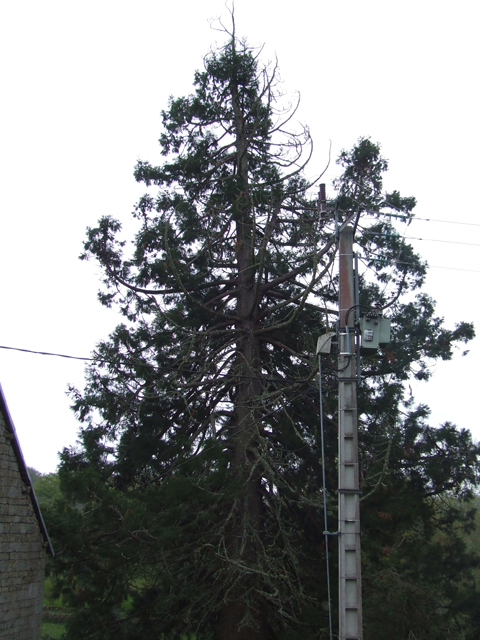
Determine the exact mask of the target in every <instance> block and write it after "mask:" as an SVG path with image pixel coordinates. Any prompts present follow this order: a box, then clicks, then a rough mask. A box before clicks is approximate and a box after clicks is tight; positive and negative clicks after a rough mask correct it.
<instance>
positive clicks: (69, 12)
mask: <svg viewBox="0 0 480 640" xmlns="http://www.w3.org/2000/svg"><path fill="white" fill-rule="evenodd" d="M479 11H480V10H479V8H478V3H477V2H473V0H471V1H470V0H460V1H459V2H457V3H456V4H455V5H453V4H452V3H451V2H448V3H447V2H442V1H439V0H435V1H433V0H416V1H415V2H412V1H411V0H404V1H403V2H394V1H391V2H386V1H385V0H364V1H363V2H358V0H343V1H342V2H335V1H333V0H330V1H328V2H322V1H321V0H317V1H316V2H313V0H309V1H307V0H296V2H294V3H288V4H287V3H284V4H283V5H282V4H281V3H279V2H278V1H275V2H274V1H273V0H255V1H253V0H237V2H236V22H237V33H238V34H243V35H245V36H247V38H248V40H249V42H250V43H251V44H254V45H262V44H264V45H265V47H264V51H263V54H262V58H263V60H264V61H268V60H272V59H273V58H274V57H275V56H277V57H278V61H279V65H280V70H281V76H282V78H283V80H284V82H285V90H286V92H287V93H290V94H293V92H294V91H299V92H300V94H301V98H302V103H301V108H300V110H299V112H298V118H299V120H300V121H302V122H304V123H306V124H308V125H309V127H310V129H311V133H312V135H313V138H314V142H315V156H314V160H313V162H312V165H311V167H310V168H309V175H311V176H313V175H314V174H316V173H317V172H320V171H321V170H322V169H323V168H324V166H325V165H326V162H327V158H328V148H329V141H331V142H332V157H333V158H336V156H338V153H339V152H340V150H341V149H342V148H351V147H352V146H353V144H354V143H355V141H356V140H357V139H358V138H359V137H360V136H365V135H366V136H371V138H372V140H373V141H374V142H380V143H381V145H382V151H383V154H384V156H385V157H387V158H388V159H389V160H390V172H389V176H388V179H387V181H386V183H385V187H386V188H387V189H399V190H400V191H401V193H402V194H403V195H414V196H415V197H416V198H417V200H418V206H417V209H416V215H417V216H418V217H419V218H429V219H432V220H435V221H434V222H433V221H432V222H424V221H415V222H413V223H412V224H411V225H410V227H408V229H407V230H406V236H407V237H408V236H414V237H421V238H424V239H425V240H422V241H414V242H415V246H416V247H417V248H418V250H419V251H420V252H421V253H422V254H423V256H424V257H426V258H427V260H428V261H429V263H430V265H432V269H431V273H430V276H429V279H428V286H427V290H428V292H429V293H430V294H431V295H432V296H433V297H434V298H435V299H436V300H437V301H438V310H439V313H440V314H441V315H442V316H444V317H445V320H446V323H447V325H448V326H451V327H453V325H454V324H455V322H458V321H460V320H474V321H475V320H478V319H479V318H480V314H479V310H480V301H479V298H478V295H477V291H478V288H479V283H480V265H479V262H478V260H477V256H478V250H479V247H480V216H479V215H478V214H479V206H478V204H476V203H475V198H476V196H475V193H476V191H477V188H478V172H479V160H478V157H479V155H478V154H479V151H478V150H479V148H480V139H479V138H480V136H479V126H478V117H479V116H478V114H479V113H480V105H479V95H480V94H479V92H478V87H477V85H478V63H479V59H480V56H479V53H480V52H479V48H480V47H479V39H478V24H479V15H478V14H479ZM218 16H223V18H224V21H225V23H226V24H228V20H229V18H228V12H227V10H226V8H225V6H224V3H223V1H222V0H203V1H201V2H199V1H198V0H183V2H178V3H176V4H175V3H173V2H168V3H167V2H162V1H161V0H156V1H154V0H136V1H135V2H133V1H130V2H126V1H122V0H115V1H112V0H95V1H92V0H82V1H81V2H79V1H78V0H68V1H65V0H61V1H60V0H59V1H52V0H42V2H38V0H23V2H5V3H3V5H2V8H1V10H0V55H1V59H2V66H1V71H0V74H1V87H2V100H1V104H0V112H1V117H0V136H1V137H0V163H1V164H0V169H1V173H0V179H1V188H0V207H1V227H0V273H1V309H2V312H1V316H0V345H5V346H11V347H20V348H25V349H33V350H39V351H51V352H56V353H63V354H70V355H74V356H89V355H90V352H91V350H92V349H93V347H94V346H95V344H96V342H97V341H99V340H100V339H101V338H103V337H106V336H107V335H108V332H109V331H110V330H111V329H112V328H113V327H114V326H115V324H116V323H117V321H118V320H119V318H118V317H117V316H116V315H115V314H114V313H113V312H109V311H108V310H106V309H104V308H102V307H101V306H100V304H99V303H98V302H97V300H96V293H97V290H98V275H99V270H98V269H97V268H96V267H95V265H94V264H90V263H88V264H87V263H84V262H80V261H79V260H78V255H79V254H80V252H81V250H82V242H83V239H84V237H85V228H86V227H87V225H95V223H96V221H97V220H98V218H99V217H100V216H102V215H104V214H112V215H113V216H115V217H117V218H119V219H121V220H124V221H127V220H128V217H129V214H130V212H131V211H132V209H133V206H134V204H135V202H136V200H137V199H138V197H139V196H140V195H141V194H142V192H143V189H142V187H141V186H139V185H137V184H136V183H135V181H134V179H133V175H132V172H133V167H134V165H135V163H136V160H137V159H138V158H142V159H148V160H151V161H152V162H154V163H155V162H157V161H158V159H159V153H158V149H159V147H158V143H157V140H158V138H159V134H160V131H161V129H160V124H161V120H160V111H161V109H163V108H165V107H166V106H167V101H168V97H169V96H170V95H174V96H180V95H185V94H187V93H189V92H190V91H191V87H192V80H193V73H194V71H195V69H197V68H200V67H201V66H202V59H203V56H204V55H205V54H206V53H207V52H208V50H209V48H210V46H211V45H212V44H214V43H215V41H217V42H218V43H222V42H223V41H224V36H223V35H222V34H221V33H218V32H217V31H214V30H212V29H211V28H210V24H209V21H210V20H211V19H212V18H215V17H218ZM334 173H335V165H334V164H332V166H331V168H330V170H329V171H328V175H327V176H326V180H327V182H328V180H330V179H331V178H332V177H333V175H334ZM330 195H332V191H331V190H330ZM438 220H441V221H443V222H437V221H438ZM452 221H453V222H456V223H457V224H452ZM460 223H464V224H460ZM465 223H470V226H467V225H466V224H465ZM427 239H428V240H427ZM432 239H436V240H438V242H433V241H432ZM440 241H442V242H440ZM461 243H471V244H461ZM462 269H463V270H465V271H462ZM469 270H470V271H469ZM312 331H315V328H312ZM478 332H479V334H480V323H479V325H478ZM479 340H480V338H479V339H477V340H475V342H474V343H472V344H471V346H470V347H469V348H470V353H469V354H468V356H466V357H461V355H460V352H459V355H458V356H457V357H455V358H454V360H453V361H451V362H449V363H442V364H440V365H438V366H437V371H436V374H435V378H434V381H432V382H429V383H427V384H423V385H419V386H417V387H416V391H415V393H416V397H417V400H418V401H419V402H420V401H421V402H426V403H428V404H430V406H431V408H432V411H433V413H432V423H433V424H439V423H440V422H443V421H445V420H451V421H453V422H455V423H456V424H458V425H459V426H460V427H465V428H469V429H471V430H472V432H473V434H474V436H475V438H476V439H480V424H479V419H478V410H477V409H476V407H475V403H473V404H472V399H474V398H475V397H476V394H477V393H478V381H477V368H478V357H479V355H480V348H479ZM83 368H84V363H82V362H81V361H75V360H67V359H62V358H54V357H47V356H40V355H29V354H24V353H19V352H13V351H5V350H3V349H0V382H1V384H2V386H3V390H4V393H5V395H6V399H7V402H8V405H9V407H10V412H11V414H12V417H13V420H14V422H15V425H16V428H17V432H18V435H19V438H20V442H21V446H22V448H23V452H24V455H25V458H26V461H27V464H28V465H29V466H33V467H35V468H37V469H38V470H40V471H42V472H50V471H54V470H55V468H56V465H57V462H58V459H57V452H58V451H59V450H61V449H62V448H63V447H64V446H68V445H71V444H73V443H74V441H75V438H76V431H77V428H78V425H77V424H76V422H75V419H74V416H73V414H72V413H71V411H70V409H69V400H68V398H67V396H66V395H65V392H66V387H67V384H68V383H73V384H75V385H77V386H81V385H82V380H83Z"/></svg>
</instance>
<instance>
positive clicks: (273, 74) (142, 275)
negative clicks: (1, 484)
mask: <svg viewBox="0 0 480 640" xmlns="http://www.w3.org/2000/svg"><path fill="white" fill-rule="evenodd" d="M194 85H195V89H194V93H193V94H192V95H190V96H187V97H184V98H179V99H171V101H170V104H169V107H168V109H167V110H166V111H164V112H163V114H162V115H163V131H162V134H161V137H160V148H161V154H162V157H163V159H162V163H161V164H159V165H158V166H154V165H151V164H150V163H148V162H139V163H138V164H137V166H136V169H135V177H136V179H137V180H138V181H139V182H143V183H144V184H145V185H146V186H147V187H148V188H149V190H148V192H147V193H146V195H144V196H143V197H142V198H141V199H140V201H139V202H138V204H137V206H136V207H135V210H134V212H133V215H134V218H135V219H136V221H137V224H138V231H137V234H136V236H135V238H134V240H133V247H132V251H130V245H127V244H126V241H125V240H123V239H122V236H121V224H120V222H119V221H117V220H115V219H114V218H113V217H110V216H106V217H103V218H102V219H101V220H100V221H99V223H98V226H96V227H95V228H91V229H89V230H88V236H87V240H86V242H85V253H84V255H83V257H84V258H93V259H95V260H96V261H97V262H98V263H99V264H100V265H101V267H102V269H103V274H104V278H103V284H104V287H103V289H102V291H101V293H100V294H99V296H100V300H101V302H102V304H104V305H107V306H116V308H117V309H118V310H119V311H120V313H121V314H123V316H124V318H125V320H124V323H123V324H121V325H119V326H118V327H117V328H116V329H115V331H114V332H113V333H112V334H111V336H110V337H109V338H108V339H107V340H105V341H104V342H102V343H100V344H99V345H98V347H97V349H96V350H95V352H94V354H93V362H92V363H91V365H89V367H88V369H87V372H86V376H87V379H86V386H85V389H84V390H83V391H78V390H75V389H72V395H73V407H74V410H75V411H76V413H77V415H78V417H79V419H80V421H81V423H82V426H81V430H80V440H79V442H78V443H77V446H75V447H71V448H69V449H66V450H65V451H64V452H63V454H62V463H61V467H60V477H61V480H62V486H63V492H64V495H65V496H66V502H65V503H63V504H60V503H59V504H58V505H57V510H56V512H54V511H53V510H52V511H51V512H50V515H49V518H50V523H51V524H50V528H51V530H52V533H53V535H54V537H55V538H56V549H57V567H56V571H57V573H58V580H59V584H60V585H61V586H62V588H63V590H64V594H65V597H66V598H68V599H69V602H70V604H72V606H74V607H76V608H77V610H78V617H77V618H75V617H74V618H73V620H72V623H71V625H70V629H69V635H68V637H69V638H79V637H81V638H102V639H105V638H116V639H118V638H128V639H134V638H142V639H152V640H153V639H154V638H155V639H158V638H160V637H162V638H163V637H165V638H184V637H187V636H186V634H190V633H191V634H194V633H195V634H196V636H193V635H192V636H191V637H196V638H198V639H201V638H218V639H219V640H227V639H228V640H243V639H248V640H266V639H269V638H289V637H292V638H293V637H302V638H310V637H311V638H314V637H324V634H325V633H326V631H325V630H326V628H327V614H326V608H325V602H326V587H325V576H324V544H323V536H322V532H323V531H324V529H325V525H324V523H323V518H322V510H321V509H322V504H323V496H322V490H321V482H320V480H321V475H322V469H321V464H320V435H319V409H318V403H317V395H318V387H317V369H316V359H315V344H316V340H317V337H318V335H319V334H320V333H322V332H324V331H326V330H327V329H328V328H331V327H332V326H334V325H335V322H336V319H337V311H336V309H337V304H336V297H337V292H336V277H335V275H334V260H335V256H336V233H335V231H336V226H337V227H338V225H342V224H344V223H345V222H346V221H351V223H352V224H353V226H354V229H355V234H356V236H355V239H356V243H357V247H358V252H359V255H360V257H361V259H362V260H363V264H364V265H365V268H366V269H367V270H368V274H370V275H367V272H366V273H365V275H364V277H363V278H362V294H361V297H362V299H361V304H362V305H363V306H365V307H367V308H369V307H372V306H373V305H374V304H375V305H380V306H381V307H388V308H389V313H390V314H391V316H392V318H393V340H392V344H391V345H390V346H389V347H388V349H387V350H385V351H384V352H382V353H381V354H380V357H379V358H374V359H372V358H371V359H370V360H366V361H365V362H364V371H363V375H364V379H365V380H364V383H363V385H362V388H361V392H360V398H359V402H360V408H361V411H362V415H363V421H362V434H363V435H362V445H361V446H362V447H363V448H362V452H363V462H362V479H363V485H364V495H365V497H366V498H367V499H366V500H365V505H368V501H369V500H370V501H372V502H371V503H372V504H374V513H384V514H387V515H383V516H379V517H380V520H379V521H378V517H377V520H375V517H374V516H373V515H372V516H371V517H370V518H369V519H367V521H366V522H367V529H369V530H370V531H371V534H372V542H371V544H370V547H371V549H370V547H369V545H367V547H366V549H367V554H368V553H370V554H371V563H372V567H373V569H372V572H374V571H377V570H378V567H377V566H376V565H375V562H376V560H375V558H377V557H379V556H380V555H381V552H380V551H379V549H380V548H382V549H383V547H385V546H388V544H390V547H391V548H392V549H393V548H395V544H397V543H398V540H397V542H395V541H394V537H395V536H394V530H395V527H394V526H393V525H394V523H395V524H396V531H397V533H398V531H399V527H404V528H405V530H407V529H412V528H413V529H414V528H415V527H416V526H420V525H419V523H420V522H421V521H422V518H423V519H424V520H425V522H427V521H428V522H431V519H432V517H433V515H434V512H435V505H434V504H433V503H429V502H428V501H429V500H430V501H431V500H434V499H435V496H438V495H443V494H444V493H445V492H446V491H449V492H451V493H455V492H457V493H462V492H465V491H466V490H467V489H468V487H469V486H471V485H473V484H474V483H475V482H476V480H477V473H478V466H477V464H478V463H477V456H478V450H477V448H476V447H474V445H473V444H472V442H471V439H470V437H469V434H467V433H463V434H461V433H459V432H457V431H456V430H455V429H454V428H452V429H451V430H450V431H448V434H447V432H441V433H440V432H437V431H435V430H428V429H429V427H428V425H427V424H426V422H425V421H422V420H421V419H420V417H419V415H418V409H417V408H415V407H413V405H411V406H408V404H407V405H405V404H404V391H403V382H404V381H405V380H406V379H407V378H408V377H409V376H410V375H416V376H417V377H418V378H422V377H423V378H425V377H428V375H429V370H428V363H429V362H431V360H432V359H435V358H449V357H450V356H451V353H452V345H453V344H454V343H455V342H456V341H465V340H467V339H469V338H470V337H472V335H473V329H472V327H471V326H470V325H468V324H464V323H461V324H460V325H458V326H457V327H456V328H455V329H454V330H447V329H445V328H444V327H443V325H442V321H441V320H440V319H438V318H436V317H435V312H434V305H433V303H432V301H431V300H430V299H429V298H428V297H427V296H426V295H425V294H423V293H420V294H418V295H417V297H415V296H414V292H415V290H416V289H418V288H419V287H420V286H421V285H422V283H423V279H424V276H425V273H426V266H425V264H424V263H423V262H422V261H421V260H420V258H419V257H418V256H417V255H416V254H415V253H414V252H413V250H412V248H411V247H410V246H409V245H408V244H406V243H405V242H404V241H403V240H402V239H400V238H399V237H398V236H396V235H395V234H394V233H393V227H392V224H391V218H389V217H388V216H385V215H382V212H390V213H398V210H399V209H400V210H401V211H402V215H404V216H405V217H406V218H408V217H410V216H411V215H413V214H412V210H413V208H414V205H415V201H414V199H413V198H402V197H401V196H400V195H399V193H398V192H394V193H392V194H386V195H385V194H384V193H383V192H382V173H383V172H384V171H385V170H386V169H387V162H386V161H385V160H384V159H383V158H382V157H381V155H380V151H379V148H378V146H377V145H375V144H373V143H372V142H371V141H370V140H369V139H361V140H360V141H359V142H358V143H357V145H356V146H355V147H354V149H353V150H352V151H351V152H344V153H343V154H342V155H341V157H340V164H341V165H342V166H343V173H342V176H341V177H340V178H339V180H338V182H337V185H336V187H337V190H338V197H337V198H335V201H332V202H331V203H329V206H328V207H327V211H326V213H325V214H324V215H323V216H320V215H319V209H318V202H317V198H316V195H315V193H314V191H312V184H310V183H309V182H308V181H307V180H306V179H305V177H304V175H303V170H304V168H305V166H306V163H307V162H308V160H309V158H310V155H311V141H310V136H309V132H308V129H306V128H304V127H299V126H298V125H297V126H294V125H293V116H294V114H295V109H293V110H292V111H288V110H284V109H283V107H282V100H281V98H282V96H281V92H280V88H279V84H278V78H277V68H276V66H275V65H273V66H268V65H267V66H265V67H262V66H261V65H260V63H259V61H258V57H257V56H256V54H255V52H254V51H253V50H252V49H251V48H249V47H248V46H247V44H246V43H245V42H244V41H240V40H238V39H237V38H236V36H235V34H234V33H233V34H231V35H229V37H228V41H227V43H226V44H225V46H223V47H221V48H219V49H218V50H217V51H214V52H212V53H210V54H209V55H208V56H207V57H206V59H205V68H204V70H203V71H201V72H197V73H196V74H195V82H194ZM315 190H316V188H315ZM405 293H407V294H409V296H410V297H409V298H408V299H407V301H406V302H402V295H403V294H405ZM407 338H408V339H407ZM335 383H336V369H335V365H334V363H333V361H332V363H331V367H330V368H329V369H328V370H327V373H326V375H325V385H326V408H325V420H326V436H327V458H328V460H329V463H328V469H327V475H328V485H329V489H330V490H331V491H332V494H333V492H334V489H335V474H336V470H335V457H336V451H335V447H336V406H335V402H336V401H335ZM401 409H402V410H403V412H404V413H403V414H401V413H400V410H401ZM415 412H417V413H415ZM422 415H423V414H422ZM447 435H448V438H451V440H452V442H451V443H450V444H448V446H447V444H445V447H440V445H439V443H440V444H441V443H443V442H444V439H445V438H446V437H447ZM445 442H446V441H445ZM450 445H451V446H450ZM440 449H441V455H440V454H439V453H438V450H440ZM395 492H397V493H395ZM401 492H403V495H404V496H405V500H406V503H405V504H406V505H407V506H406V507H405V509H406V513H404V514H403V515H402V514H399V513H396V510H397V511H398V505H397V504H396V503H395V495H397V496H399V495H400V493H401ZM73 503H75V504H76V506H75V507H72V506H69V504H73ZM389 504H390V506H388V505H389ZM385 505H386V506H385ZM366 508H367V507H366ZM462 513H464V512H462ZM333 517H334V515H333V512H332V518H333ZM382 518H383V520H382ZM399 522H400V523H403V524H399ZM382 524H385V527H384V528H383V529H382V530H381V532H380V534H379V533H378V531H377V529H378V528H379V526H380V525H382ZM331 527H333V529H334V528H335V524H334V523H332V524H331ZM380 528H381V527H380ZM333 529H332V530H333ZM389 536H390V538H389ZM390 539H391V542H389V540H390ZM407 542H408V541H407ZM407 542H406V543H405V546H408V545H407ZM390 547H389V548H390ZM369 549H370V551H369ZM392 553H393V552H392ZM389 557H390V556H389ZM378 562H380V560H378ZM377 564H378V563H377ZM374 565H375V566H374ZM372 575H373V573H372ZM367 591H368V590H367ZM432 637H433V636H432Z"/></svg>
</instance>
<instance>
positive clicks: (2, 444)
mask: <svg viewBox="0 0 480 640" xmlns="http://www.w3.org/2000/svg"><path fill="white" fill-rule="evenodd" d="M47 550H48V551H49V552H50V553H52V554H53V549H52V546H51V544H50V540H49V538H48V534H47V530H46V528H45V524H44V522H43V518H42V514H41V512H40V508H39V506H38V503H37V500H36V498H35V492H34V491H33V487H32V483H31V480H30V477H29V475H28V471H27V467H26V464H25V460H24V458H23V454H22V450H21V448H20V444H19V441H18V438H17V434H16V432H15V427H14V425H13V421H12V419H11V416H10V412H9V411H8V407H7V404H6V401H5V397H4V395H3V391H2V388H1V386H0V639H1V640H7V638H8V640H13V639H15V640H39V638H40V630H41V616H42V606H43V582H44V578H45V552H46V551H47Z"/></svg>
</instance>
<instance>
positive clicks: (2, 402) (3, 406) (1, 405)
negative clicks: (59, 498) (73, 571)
mask: <svg viewBox="0 0 480 640" xmlns="http://www.w3.org/2000/svg"><path fill="white" fill-rule="evenodd" d="M0 410H1V411H2V413H3V415H4V418H5V423H6V426H7V430H8V431H10V433H11V434H12V435H13V438H12V447H13V451H14V453H15V457H16V458H17V463H18V468H19V470H20V475H21V477H22V480H23V481H24V482H25V484H26V485H27V487H30V491H29V494H30V500H31V502H32V506H33V510H34V511H35V515H36V516H37V520H38V524H39V525H40V531H41V533H42V536H43V539H44V540H45V542H46V544H47V549H48V551H49V553H50V555H52V556H54V555H55V553H54V551H53V546H52V543H51V540H50V538H49V535H48V531H47V527H46V526H45V521H44V520H43V516H42V511H41V509H40V505H39V504H38V500H37V496H36V495H35V491H34V489H33V483H32V480H31V478H30V474H29V473H28V468H27V464H26V462H25V458H24V457H23V452H22V448H21V446H20V441H19V439H18V436H17V431H16V429H15V425H14V423H13V420H12V416H11V415H10V411H9V409H8V405H7V401H6V399H5V394H4V393H3V389H2V385H1V384H0Z"/></svg>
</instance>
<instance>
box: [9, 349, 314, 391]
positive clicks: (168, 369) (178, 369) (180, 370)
mask: <svg viewBox="0 0 480 640" xmlns="http://www.w3.org/2000/svg"><path fill="white" fill-rule="evenodd" d="M0 349H6V350H8V351H20V352H22V353H31V354H34V355H40V356H54V357H57V358H67V359H70V360H84V361H90V362H96V363H97V364H113V365H115V366H121V365H122V364H123V365H125V364H132V362H126V361H120V362H115V361H114V360H107V359H105V358H100V357H98V358H86V357H82V356H70V355H66V354H64V353H52V352H49V351H34V350H33V349H21V348H20V347H7V346H5V345H0ZM133 364H134V365H135V366H137V367H138V366H143V367H152V366H153V365H151V364H149V363H148V362H138V361H136V362H135V361H133ZM159 370H160V372H162V371H163V372H169V373H174V372H177V373H181V374H191V375H197V376H198V375H202V376H208V375H213V374H212V373H211V372H210V373H209V372H208V371H203V372H202V371H195V370H193V371H192V370H190V369H185V368H183V367H159ZM225 378H232V379H235V378H241V379H242V380H262V381H263V382H286V383H287V382H288V383H301V384H305V383H307V382H312V380H311V379H310V378H281V377H278V378H267V377H266V376H246V375H241V374H237V373H229V374H228V375H223V376H216V377H212V378H208V379H207V380H206V381H205V382H199V386H203V384H205V383H206V382H214V381H215V380H224V379H225Z"/></svg>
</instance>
